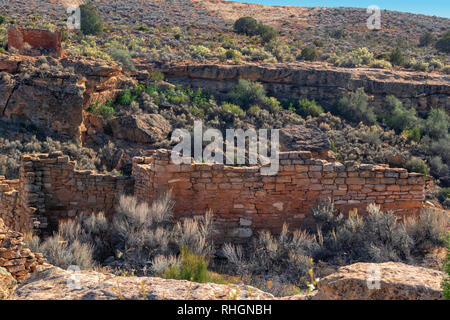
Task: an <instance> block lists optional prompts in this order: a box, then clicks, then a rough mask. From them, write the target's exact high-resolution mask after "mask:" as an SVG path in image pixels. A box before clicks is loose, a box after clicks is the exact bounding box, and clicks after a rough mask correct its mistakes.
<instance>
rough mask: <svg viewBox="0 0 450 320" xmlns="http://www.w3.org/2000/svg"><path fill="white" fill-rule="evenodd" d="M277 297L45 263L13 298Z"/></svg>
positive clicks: (249, 290)
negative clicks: (69, 269) (66, 267)
mask: <svg viewBox="0 0 450 320" xmlns="http://www.w3.org/2000/svg"><path fill="white" fill-rule="evenodd" d="M231 298H237V299H238V300H245V299H252V300H258V299H273V298H274V297H273V296H272V295H271V294H269V293H265V292H262V291H260V290H258V289H256V288H252V287H248V286H244V285H239V286H238V285H220V284H214V283H203V284H201V283H194V282H189V281H186V280H172V279H162V278H154V277H120V276H116V275H113V274H105V273H99V272H95V271H80V272H75V273H74V272H71V271H66V270H63V269H61V268H58V267H55V266H52V265H49V264H44V265H42V266H39V267H38V268H37V270H36V272H35V273H33V275H32V276H31V277H30V278H29V279H28V280H27V281H25V282H24V283H23V284H22V285H20V286H19V287H18V288H17V290H16V291H15V292H14V294H13V295H12V296H10V298H9V299H12V300H117V299H122V300H139V299H148V300H226V299H231Z"/></svg>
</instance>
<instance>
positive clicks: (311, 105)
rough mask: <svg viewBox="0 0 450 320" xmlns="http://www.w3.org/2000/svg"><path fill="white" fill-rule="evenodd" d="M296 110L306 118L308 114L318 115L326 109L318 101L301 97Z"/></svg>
mask: <svg viewBox="0 0 450 320" xmlns="http://www.w3.org/2000/svg"><path fill="white" fill-rule="evenodd" d="M296 112H297V113H298V114H299V115H301V116H302V117H305V118H306V117H307V116H312V117H318V116H319V115H321V114H322V113H323V112H324V111H323V108H322V107H321V106H319V105H318V104H317V103H316V101H314V100H308V99H301V100H299V101H298V106H297V110H296Z"/></svg>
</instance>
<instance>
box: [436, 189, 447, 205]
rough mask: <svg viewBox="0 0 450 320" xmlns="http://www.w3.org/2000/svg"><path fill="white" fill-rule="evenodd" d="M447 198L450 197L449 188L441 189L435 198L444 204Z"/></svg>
mask: <svg viewBox="0 0 450 320" xmlns="http://www.w3.org/2000/svg"><path fill="white" fill-rule="evenodd" d="M449 197H450V188H442V189H441V190H439V192H438V194H437V198H438V199H439V201H440V202H444V201H445V200H447V199H448V198H449Z"/></svg>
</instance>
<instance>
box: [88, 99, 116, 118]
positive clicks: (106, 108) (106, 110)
mask: <svg viewBox="0 0 450 320" xmlns="http://www.w3.org/2000/svg"><path fill="white" fill-rule="evenodd" d="M88 112H90V113H93V114H98V115H101V116H102V117H103V118H105V119H106V118H109V117H110V116H112V115H113V114H114V113H116V110H115V109H114V107H113V106H112V100H108V101H107V102H106V103H104V104H100V103H99V102H98V101H96V102H95V103H94V104H93V105H91V106H90V107H89V108H88Z"/></svg>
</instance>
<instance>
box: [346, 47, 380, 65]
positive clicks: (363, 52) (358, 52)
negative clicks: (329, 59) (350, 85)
mask: <svg viewBox="0 0 450 320" xmlns="http://www.w3.org/2000/svg"><path fill="white" fill-rule="evenodd" d="M372 59H373V53H371V52H370V51H369V50H368V49H367V48H358V49H355V50H353V51H351V52H350V53H349V54H348V55H347V56H346V57H344V58H343V59H342V60H341V61H340V62H339V65H340V66H343V67H347V68H357V67H361V66H363V65H368V64H369V63H370V62H371V61H372Z"/></svg>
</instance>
